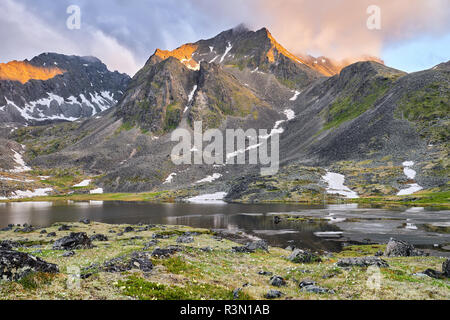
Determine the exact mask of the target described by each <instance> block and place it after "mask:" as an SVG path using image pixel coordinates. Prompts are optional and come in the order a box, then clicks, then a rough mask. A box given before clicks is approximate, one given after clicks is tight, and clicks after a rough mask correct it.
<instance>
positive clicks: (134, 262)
mask: <svg viewBox="0 0 450 320" xmlns="http://www.w3.org/2000/svg"><path fill="white" fill-rule="evenodd" d="M100 269H101V270H102V271H105V272H124V271H129V270H132V269H137V270H141V271H144V272H150V271H152V269H153V263H152V262H151V260H150V259H149V257H148V254H147V253H146V252H133V253H132V254H131V255H130V256H123V257H119V258H114V259H111V260H109V261H106V262H105V263H104V264H103V266H102V267H101V268H100Z"/></svg>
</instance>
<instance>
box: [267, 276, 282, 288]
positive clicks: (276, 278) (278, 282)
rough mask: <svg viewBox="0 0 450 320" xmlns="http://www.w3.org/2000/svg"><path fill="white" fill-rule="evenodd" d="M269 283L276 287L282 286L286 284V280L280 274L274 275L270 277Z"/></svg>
mask: <svg viewBox="0 0 450 320" xmlns="http://www.w3.org/2000/svg"><path fill="white" fill-rule="evenodd" d="M269 284H270V285H272V286H274V287H281V286H285V285H286V281H285V280H284V279H283V278H282V277H280V276H273V277H272V278H270V280H269Z"/></svg>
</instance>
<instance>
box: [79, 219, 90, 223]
mask: <svg viewBox="0 0 450 320" xmlns="http://www.w3.org/2000/svg"><path fill="white" fill-rule="evenodd" d="M79 222H80V223H83V224H90V223H91V220H89V219H81V220H80V221H79Z"/></svg>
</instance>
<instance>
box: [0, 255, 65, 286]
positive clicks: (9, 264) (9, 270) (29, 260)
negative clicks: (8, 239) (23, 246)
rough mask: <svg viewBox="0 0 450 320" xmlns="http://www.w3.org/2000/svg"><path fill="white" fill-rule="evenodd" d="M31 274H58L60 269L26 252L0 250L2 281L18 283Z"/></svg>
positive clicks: (0, 275) (0, 274)
mask: <svg viewBox="0 0 450 320" xmlns="http://www.w3.org/2000/svg"><path fill="white" fill-rule="evenodd" d="M31 272H45V273H58V272H59V269H58V266H57V265H56V264H52V263H48V262H45V261H44V260H42V259H40V258H37V257H34V256H32V255H30V254H27V253H24V252H18V251H12V250H0V279H2V280H9V281H17V280H20V279H22V278H23V277H24V276H26V275H27V274H29V273H31Z"/></svg>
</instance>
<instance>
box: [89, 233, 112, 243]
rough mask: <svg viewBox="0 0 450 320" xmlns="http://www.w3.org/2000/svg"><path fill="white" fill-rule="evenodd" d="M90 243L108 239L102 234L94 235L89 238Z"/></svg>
mask: <svg viewBox="0 0 450 320" xmlns="http://www.w3.org/2000/svg"><path fill="white" fill-rule="evenodd" d="M89 239H90V240H91V241H108V237H107V236H105V235H104V234H100V233H99V234H94V235H92V236H91V237H90V238H89Z"/></svg>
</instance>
